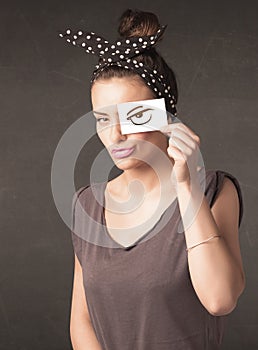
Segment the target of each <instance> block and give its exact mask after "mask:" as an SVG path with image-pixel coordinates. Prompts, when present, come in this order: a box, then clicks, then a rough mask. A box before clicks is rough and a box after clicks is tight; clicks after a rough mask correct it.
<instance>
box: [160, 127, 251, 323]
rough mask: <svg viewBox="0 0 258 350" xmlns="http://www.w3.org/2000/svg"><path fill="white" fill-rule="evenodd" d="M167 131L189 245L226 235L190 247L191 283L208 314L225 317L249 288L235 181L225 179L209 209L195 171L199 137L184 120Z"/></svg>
mask: <svg viewBox="0 0 258 350" xmlns="http://www.w3.org/2000/svg"><path fill="white" fill-rule="evenodd" d="M166 131H167V132H169V133H171V134H172V135H171V138H170V140H169V146H168V149H167V151H168V155H169V156H170V157H171V158H173V160H174V165H173V175H174V176H175V178H176V183H177V196H178V202H179V208H180V213H181V217H182V221H183V225H184V232H185V239H186V245H187V247H191V246H193V245H195V244H197V243H200V242H202V241H204V240H205V239H208V238H209V237H211V236H213V235H220V236H221V237H216V238H214V239H211V240H209V241H208V242H206V243H203V244H200V245H198V246H196V247H194V248H192V249H190V250H189V251H188V253H187V254H188V265H189V272H190V275H191V281H192V284H193V287H194V289H195V291H196V293H197V295H198V297H199V299H200V301H201V303H202V304H203V305H204V307H205V308H206V309H207V310H208V311H209V313H211V314H212V315H215V316H219V315H225V314H228V313H230V312H231V311H233V309H234V308H235V307H236V304H237V300H238V298H239V296H240V295H241V294H242V292H243V290H244V288H245V274H244V270H243V264H242V258H241V253H240V246H239V239H238V220H239V198H238V193H237V190H236V188H235V185H234V184H233V182H232V181H231V180H230V179H229V178H227V177H225V178H224V182H223V185H222V188H221V191H220V192H219V194H218V196H217V198H216V200H215V202H214V204H213V206H212V208H210V206H209V203H208V200H207V198H206V197H205V196H204V194H203V191H202V190H201V187H200V184H199V182H198V180H197V178H198V177H197V176H196V177H195V176H194V174H195V172H194V171H193V169H194V170H196V169H197V159H198V152H199V145H200V138H199V136H197V135H196V134H195V133H194V132H193V131H192V130H191V129H190V128H189V127H187V126H186V125H185V124H182V123H179V124H178V123H176V124H171V125H169V126H168V127H166V128H165V129H163V132H166ZM189 168H191V176H190V172H189ZM196 173H197V171H196ZM189 213H190V215H189ZM189 218H190V219H191V220H190V221H189ZM192 219H193V220H192ZM190 222H191V224H190V225H189V223H190Z"/></svg>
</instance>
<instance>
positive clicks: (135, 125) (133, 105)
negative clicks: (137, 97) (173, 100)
mask: <svg viewBox="0 0 258 350" xmlns="http://www.w3.org/2000/svg"><path fill="white" fill-rule="evenodd" d="M117 110H118V116H119V121H120V127H121V133H122V134H133V133H137V132H146V131H154V130H159V129H160V127H161V126H164V125H168V121H167V112H166V106H165V99H164V98H156V99H153V100H143V101H133V102H125V103H119V104H118V105H117Z"/></svg>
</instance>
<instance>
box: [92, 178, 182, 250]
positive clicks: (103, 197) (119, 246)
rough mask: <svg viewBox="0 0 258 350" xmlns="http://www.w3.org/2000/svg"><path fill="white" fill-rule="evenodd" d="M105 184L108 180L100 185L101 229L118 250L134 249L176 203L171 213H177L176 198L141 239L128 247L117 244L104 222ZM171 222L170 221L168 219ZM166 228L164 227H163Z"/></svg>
mask: <svg viewBox="0 0 258 350" xmlns="http://www.w3.org/2000/svg"><path fill="white" fill-rule="evenodd" d="M107 183H108V180H107V181H104V182H103V183H102V187H101V203H103V205H101V204H99V205H100V206H101V207H102V208H101V224H102V225H103V228H104V232H105V234H106V235H107V236H108V238H109V239H110V240H111V241H112V242H113V243H115V244H116V245H117V246H118V249H122V250H129V249H131V248H133V247H136V246H137V245H138V243H139V242H140V241H141V240H143V239H144V238H145V237H146V236H148V234H149V233H150V232H151V231H152V230H153V229H154V227H157V226H158V225H160V223H161V220H162V218H163V216H164V215H165V214H166V213H167V211H168V210H170V209H171V207H172V206H173V205H175V203H176V208H175V210H174V213H173V216H174V215H175V213H178V211H179V207H178V199H177V197H176V198H175V199H174V200H173V202H171V203H170V204H169V206H168V207H167V208H166V209H165V210H164V212H163V213H162V214H161V216H160V218H159V219H158V221H157V222H156V223H155V224H154V225H153V227H152V228H151V229H150V230H148V231H147V232H146V233H145V234H144V235H142V236H141V237H139V238H138V239H137V240H136V241H135V242H133V243H132V244H130V245H129V246H123V245H122V244H121V243H119V242H117V241H116V240H115V239H114V238H113V237H112V236H111V234H110V233H109V231H108V229H107V222H106V217H105V202H106V201H105V190H106V187H107ZM170 220H171V219H170ZM165 226H166V225H165ZM163 229H164V227H163V228H161V230H160V231H159V232H158V234H159V233H161V231H162V230H163ZM158 234H155V235H154V236H152V237H151V238H149V239H147V240H145V241H144V242H142V243H141V244H143V243H147V242H149V241H150V240H151V239H153V238H155V237H156V236H157V235H158Z"/></svg>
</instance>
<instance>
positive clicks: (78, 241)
mask: <svg viewBox="0 0 258 350" xmlns="http://www.w3.org/2000/svg"><path fill="white" fill-rule="evenodd" d="M88 186H89V185H87V186H84V187H81V188H79V190H77V191H76V192H75V193H74V195H73V198H72V220H71V223H72V224H71V238H72V245H73V250H74V253H75V254H76V256H77V258H78V260H79V262H80V264H81V265H82V238H80V237H79V236H78V235H77V234H76V230H75V227H76V218H77V219H78V214H77V213H78V211H77V206H76V204H77V203H78V200H79V197H80V194H81V192H82V191H83V190H85V188H87V187H88Z"/></svg>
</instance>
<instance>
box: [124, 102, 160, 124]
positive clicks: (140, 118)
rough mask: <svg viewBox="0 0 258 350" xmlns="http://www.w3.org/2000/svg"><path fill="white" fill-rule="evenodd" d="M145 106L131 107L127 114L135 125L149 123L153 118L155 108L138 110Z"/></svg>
mask: <svg viewBox="0 0 258 350" xmlns="http://www.w3.org/2000/svg"><path fill="white" fill-rule="evenodd" d="M142 107H143V106H137V107H135V108H133V109H131V110H130V111H129V112H128V113H127V115H128V117H127V118H126V119H127V120H130V121H131V122H132V123H133V124H134V125H144V124H147V123H148V122H149V121H150V120H151V118H152V113H151V111H153V110H154V109H153V108H145V109H143V110H138V111H136V110H137V109H139V108H142ZM132 112H134V113H133V114H131V115H130V113H132Z"/></svg>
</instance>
